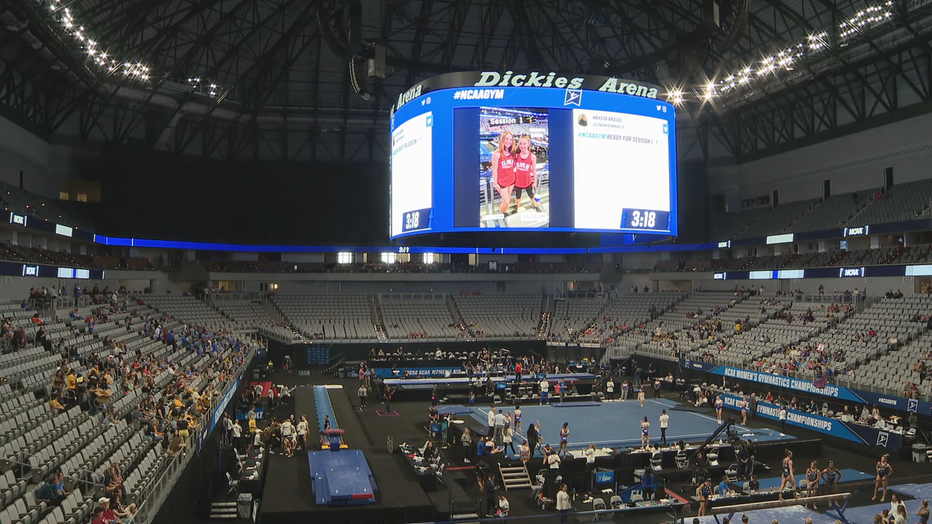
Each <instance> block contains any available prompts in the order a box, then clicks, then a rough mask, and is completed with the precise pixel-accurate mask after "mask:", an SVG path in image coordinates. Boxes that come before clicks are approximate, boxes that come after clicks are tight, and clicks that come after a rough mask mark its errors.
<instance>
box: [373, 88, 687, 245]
mask: <svg viewBox="0 0 932 524" xmlns="http://www.w3.org/2000/svg"><path fill="white" fill-rule="evenodd" d="M675 131H676V121H675V117H674V108H673V106H672V105H670V104H668V103H666V102H663V101H659V100H656V99H650V98H644V97H637V96H630V95H626V94H619V93H611V92H604V91H594V90H586V89H556V88H538V87H498V86H493V87H462V88H458V87H454V88H444V89H438V90H434V91H428V92H426V93H425V94H422V95H420V96H418V97H415V98H412V99H411V100H409V101H406V102H405V103H404V105H402V106H401V107H400V108H399V109H398V110H396V111H395V112H394V113H393V115H392V134H391V136H392V154H391V197H390V203H391V234H390V236H391V238H392V239H393V240H394V239H398V238H402V237H405V236H409V235H419V234H425V233H457V232H464V233H478V232H490V231H493V230H501V231H504V232H512V231H514V232H521V231H526V232H535V231H536V232H541V231H547V232H568V233H575V232H583V233H608V234H612V233H650V234H656V235H673V236H675V235H676V234H677V209H676V203H677V193H676V152H675V144H676V136H675Z"/></svg>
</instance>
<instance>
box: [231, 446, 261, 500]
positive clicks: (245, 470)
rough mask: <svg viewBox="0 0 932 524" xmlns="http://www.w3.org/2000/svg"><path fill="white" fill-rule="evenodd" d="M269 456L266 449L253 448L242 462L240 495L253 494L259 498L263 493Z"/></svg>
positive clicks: (238, 488) (238, 487)
mask: <svg viewBox="0 0 932 524" xmlns="http://www.w3.org/2000/svg"><path fill="white" fill-rule="evenodd" d="M267 458H268V456H267V455H266V451H265V449H264V448H260V447H258V446H253V447H252V449H250V450H249V454H247V455H246V458H245V459H242V460H241V461H240V466H241V469H240V470H239V477H238V478H239V485H238V486H237V491H239V492H240V493H252V495H253V497H258V496H259V495H260V494H261V493H262V484H263V483H264V482H265V467H266V464H267V463H268V460H267Z"/></svg>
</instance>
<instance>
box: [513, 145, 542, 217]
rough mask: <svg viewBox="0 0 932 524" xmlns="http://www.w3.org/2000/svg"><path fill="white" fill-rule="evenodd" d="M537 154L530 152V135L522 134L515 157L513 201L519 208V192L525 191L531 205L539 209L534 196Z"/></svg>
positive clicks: (536, 183) (538, 203)
mask: <svg viewBox="0 0 932 524" xmlns="http://www.w3.org/2000/svg"><path fill="white" fill-rule="evenodd" d="M537 185H538V182H537V156H536V155H535V154H534V153H532V152H531V137H529V136H527V135H524V136H522V137H521V138H519V139H518V154H517V157H516V158H515V202H517V205H516V208H517V209H519V210H520V209H521V192H522V190H524V191H526V192H527V196H528V198H530V199H531V205H532V206H534V208H535V209H540V202H538V201H537V200H536V199H535V198H534V194H535V193H536V191H537Z"/></svg>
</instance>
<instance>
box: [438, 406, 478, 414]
mask: <svg viewBox="0 0 932 524" xmlns="http://www.w3.org/2000/svg"><path fill="white" fill-rule="evenodd" d="M472 411H473V408H471V407H469V406H461V405H459V404H449V405H444V406H437V413H439V414H441V415H469V414H470V413H472Z"/></svg>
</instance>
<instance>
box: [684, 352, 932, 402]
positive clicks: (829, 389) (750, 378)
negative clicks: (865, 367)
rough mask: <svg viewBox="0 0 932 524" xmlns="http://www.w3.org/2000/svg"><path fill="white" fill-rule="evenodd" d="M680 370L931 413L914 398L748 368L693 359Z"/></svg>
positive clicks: (850, 400)
mask: <svg viewBox="0 0 932 524" xmlns="http://www.w3.org/2000/svg"><path fill="white" fill-rule="evenodd" d="M680 367H681V368H684V369H690V370H693V371H703V372H706V373H709V374H711V375H718V376H724V377H726V378H729V379H734V380H743V381H746V382H752V383H754V384H761V385H765V386H772V387H778V388H783V389H790V390H793V391H800V392H803V393H809V394H812V395H819V396H823V397H831V398H833V399H837V400H841V401H846V402H853V403H856V404H868V405H871V406H879V407H885V408H889V409H895V410H897V411H903V412H907V413H923V414H927V415H928V414H932V402H926V401H923V400H917V399H914V398H905V397H894V396H890V395H881V394H880V393H874V392H872V391H864V390H861V389H850V388H846V387H844V386H836V385H834V384H828V385H826V386H825V387H824V388H819V387H816V386H815V384H813V383H812V380H806V379H801V378H793V377H785V376H783V375H774V374H772V373H761V372H759V371H752V370H750V369H740V368H731V367H727V366H719V365H716V364H709V363H706V362H698V361H695V360H683V359H681V360H680Z"/></svg>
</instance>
